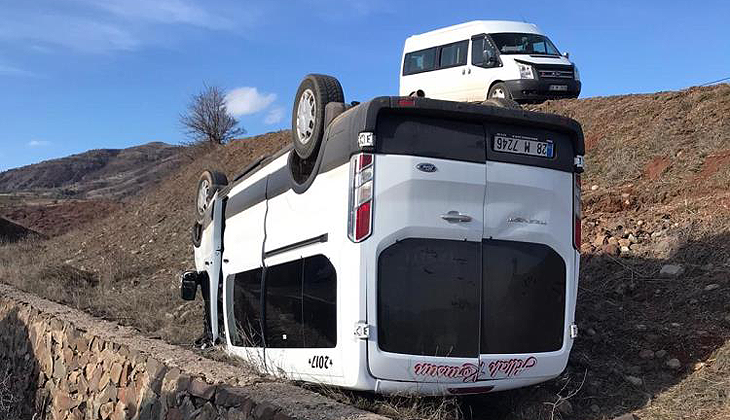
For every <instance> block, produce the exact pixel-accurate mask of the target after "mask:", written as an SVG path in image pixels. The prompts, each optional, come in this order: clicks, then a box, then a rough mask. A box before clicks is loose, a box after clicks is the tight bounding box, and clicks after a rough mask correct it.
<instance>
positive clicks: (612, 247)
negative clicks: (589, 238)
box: [601, 243, 621, 256]
mask: <svg viewBox="0 0 730 420" xmlns="http://www.w3.org/2000/svg"><path fill="white" fill-rule="evenodd" d="M601 251H603V252H604V253H606V254H608V255H614V256H615V255H618V254H619V253H621V250H620V249H619V247H618V245H616V244H611V243H609V244H608V245H604V246H603V247H602V248H601Z"/></svg>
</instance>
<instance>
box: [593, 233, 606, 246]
mask: <svg viewBox="0 0 730 420" xmlns="http://www.w3.org/2000/svg"><path fill="white" fill-rule="evenodd" d="M607 243H608V237H607V236H606V235H598V236H596V239H594V240H593V245H594V246H595V247H597V248H598V247H602V246H603V245H606V244H607Z"/></svg>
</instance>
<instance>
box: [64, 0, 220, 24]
mask: <svg viewBox="0 0 730 420" xmlns="http://www.w3.org/2000/svg"><path fill="white" fill-rule="evenodd" d="M77 1H79V2H82V3H86V4H90V5H92V6H95V7H97V8H99V9H102V10H105V11H107V12H109V13H111V14H113V15H116V16H120V17H123V18H127V19H134V20H146V21H151V22H157V23H168V24H174V23H182V24H188V25H194V26H200V27H205V28H210V29H229V28H231V27H233V21H232V20H230V19H227V18H225V17H222V16H216V15H213V14H211V13H209V12H208V11H206V10H204V9H203V8H201V7H199V6H197V5H195V4H194V3H193V2H191V1H189V0H154V1H150V0H77Z"/></svg>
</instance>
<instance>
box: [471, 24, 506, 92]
mask: <svg viewBox="0 0 730 420" xmlns="http://www.w3.org/2000/svg"><path fill="white" fill-rule="evenodd" d="M470 50H471V52H470V54H471V55H470V61H469V62H470V64H471V65H470V66H469V71H468V73H467V75H466V77H465V78H464V85H465V90H466V92H465V94H466V97H467V98H468V100H469V101H484V100H486V99H487V91H488V90H489V86H490V85H491V84H492V82H493V81H494V80H496V78H497V74H498V73H500V69H502V67H501V65H500V62H499V57H498V56H497V49H496V48H495V47H494V45H492V42H491V41H490V40H489V38H488V37H487V36H486V35H484V34H481V35H477V36H475V37H473V38H472V39H471V49H470Z"/></svg>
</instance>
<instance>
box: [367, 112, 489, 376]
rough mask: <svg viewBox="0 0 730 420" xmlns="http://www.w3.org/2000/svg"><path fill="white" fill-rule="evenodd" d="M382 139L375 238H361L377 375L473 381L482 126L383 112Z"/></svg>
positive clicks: (482, 170) (476, 347)
mask: <svg viewBox="0 0 730 420" xmlns="http://www.w3.org/2000/svg"><path fill="white" fill-rule="evenodd" d="M376 138H377V139H378V145H377V152H378V154H377V155H376V156H375V160H374V178H373V181H374V191H375V193H374V201H373V212H374V214H373V235H372V237H371V238H369V239H368V240H367V241H365V242H364V243H363V247H364V249H363V255H365V256H366V257H365V258H366V259H367V261H366V266H367V287H368V289H367V290H368V291H367V305H368V323H369V324H370V326H371V330H370V340H368V363H369V368H370V372H371V373H372V374H373V375H374V376H375V377H376V378H379V379H387V380H397V381H419V382H440V383H455V382H456V383H459V382H473V381H475V380H476V379H477V376H478V372H479V366H478V362H479V318H480V316H481V315H480V295H481V287H482V286H481V272H482V267H481V266H482V257H481V255H482V231H483V227H484V226H483V216H484V211H483V205H484V194H485V185H484V180H485V179H486V169H485V164H484V156H485V150H484V148H485V135H484V129H483V127H482V125H480V124H473V123H465V122H456V121H450V120H445V119H444V120H441V119H438V118H423V117H418V116H410V115H403V114H395V113H394V114H388V113H384V112H383V113H381V115H380V117H379V119H378V124H377V133H376ZM371 256H372V257H371Z"/></svg>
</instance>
